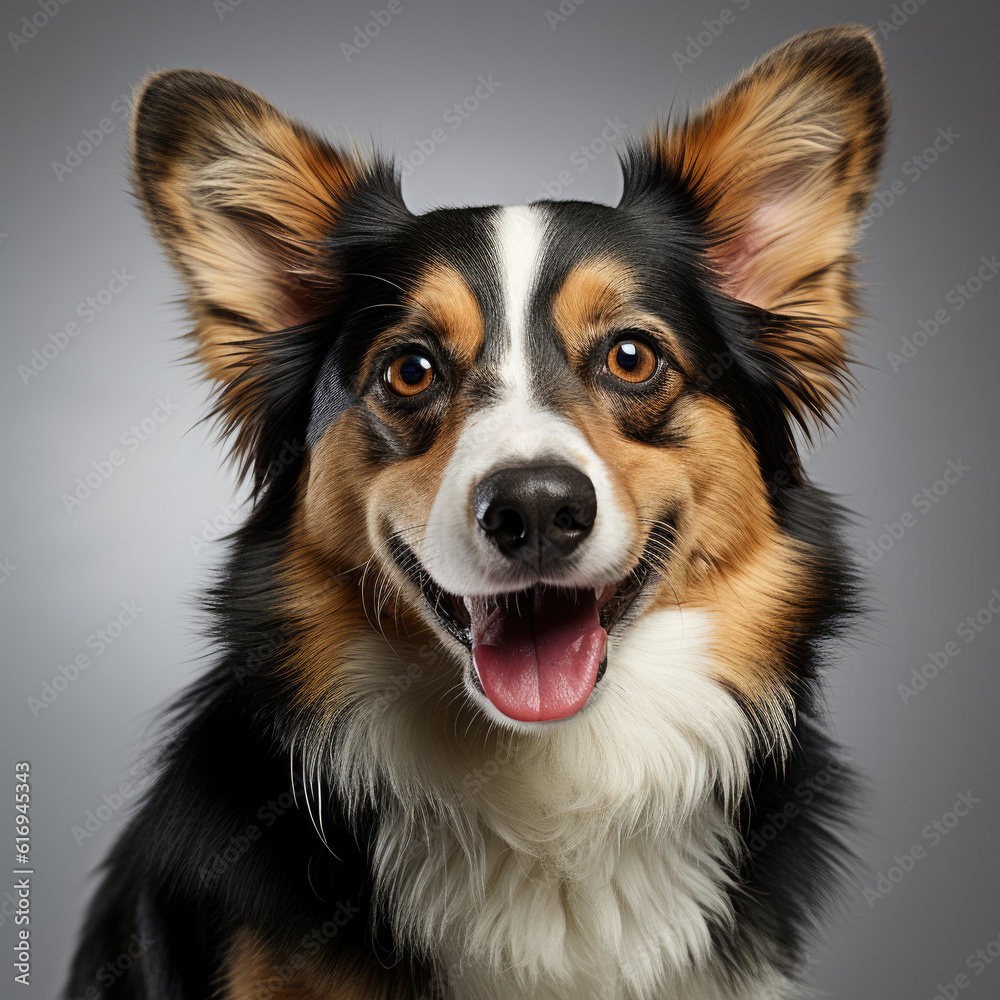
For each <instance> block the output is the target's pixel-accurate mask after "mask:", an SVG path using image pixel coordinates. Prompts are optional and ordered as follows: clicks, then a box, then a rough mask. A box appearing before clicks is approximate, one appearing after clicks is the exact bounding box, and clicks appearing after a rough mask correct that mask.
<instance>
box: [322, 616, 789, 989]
mask: <svg viewBox="0 0 1000 1000" xmlns="http://www.w3.org/2000/svg"><path fill="white" fill-rule="evenodd" d="M709 636H710V621H709V620H708V619H707V617H705V616H703V615H697V614H694V613H692V612H690V611H683V612H682V611H680V610H672V611H659V612H655V613H653V614H650V615H647V616H646V617H645V618H643V619H642V620H641V621H640V622H638V623H637V624H636V625H635V626H634V627H632V628H631V629H630V630H629V631H628V633H627V635H626V637H625V638H624V640H623V641H621V642H620V643H612V645H611V648H610V652H609V666H608V673H607V676H606V677H605V679H604V680H603V681H602V682H601V684H600V686H599V688H598V689H597V690H596V691H595V693H594V695H593V696H592V697H591V702H590V703H588V705H587V706H586V707H585V709H584V710H583V711H581V712H580V713H578V714H577V715H576V716H574V717H573V718H572V719H569V720H567V721H566V722H563V723H557V724H547V725H545V727H544V728H543V729H540V730H536V729H531V730H529V731H527V732H524V731H502V730H499V729H498V728H497V727H496V726H490V725H487V724H485V723H484V722H483V721H482V720H481V719H480V718H477V717H469V716H468V715H466V714H464V711H463V710H458V711H456V709H455V708H454V705H452V707H451V708H450V709H449V708H448V704H447V703H448V702H449V700H450V699H449V697H448V696H449V693H451V694H454V692H455V690H458V689H457V688H455V687H454V685H455V677H454V674H452V675H451V677H450V679H449V678H446V677H445V676H444V674H445V671H444V670H435V671H431V670H430V669H426V668H425V669H418V670H417V671H416V673H415V674H414V672H413V671H412V670H411V672H410V673H411V675H412V676H411V679H412V682H413V683H412V686H411V687H410V689H409V690H407V691H406V692H405V693H404V694H402V695H401V696H400V697H398V698H386V697H385V696H384V694H385V690H386V682H387V678H388V677H389V676H391V675H392V674H393V673H394V672H395V673H396V674H398V673H399V663H398V661H397V660H392V661H391V662H387V656H388V657H390V659H391V658H392V654H391V653H387V651H386V650H385V647H380V648H379V650H378V651H376V650H375V649H372V650H371V655H370V656H364V657H363V658H361V657H359V659H358V661H356V664H355V666H354V668H353V673H352V680H351V684H352V687H353V689H354V691H353V693H354V695H355V700H354V702H353V704H354V706H355V707H354V708H353V709H352V711H351V713H350V716H349V718H348V720H347V722H346V723H345V724H344V725H343V726H342V727H341V728H340V730H339V735H338V739H337V743H336V745H335V747H334V748H333V752H332V762H331V761H329V760H328V761H327V762H326V764H327V767H329V765H330V764H331V763H332V765H333V767H332V773H329V772H328V774H329V779H330V780H332V781H333V782H334V783H335V785H336V786H337V787H338V789H339V791H340V793H341V794H342V795H344V796H346V797H347V798H348V799H350V800H353V801H354V802H356V803H357V802H360V801H361V800H362V799H363V798H364V797H368V798H370V799H371V801H373V802H374V803H375V804H376V806H377V807H378V808H379V810H380V812H381V821H380V832H379V835H378V839H377V843H376V845H375V866H376V879H377V887H378V894H379V902H380V905H381V906H383V907H384V908H385V912H386V913H387V914H388V916H389V919H390V921H391V923H392V924H393V926H394V927H395V929H396V931H397V933H398V934H399V935H401V936H402V937H403V938H404V939H405V940H407V941H408V942H409V943H410V944H411V945H412V946H414V947H415V948H416V949H417V950H418V951H419V952H421V953H423V954H425V955H427V956H429V957H430V958H431V960H432V961H433V962H434V964H435V965H436V966H437V967H438V968H440V969H442V970H443V971H444V972H445V974H446V979H447V982H448V989H449V991H450V995H451V996H452V997H454V998H455V1000H522V998H523V1000H528V998H531V1000H556V998H558V1000H585V998H586V1000H653V998H666V997H677V998H681V997H684V998H686V1000H723V998H727V997H728V996H729V994H727V993H726V992H723V991H722V987H721V986H719V985H717V984H718V982H719V980H718V978H717V973H718V971H719V970H718V968H717V966H716V962H715V960H714V958H713V954H712V942H711V937H710V926H711V924H712V923H716V924H720V925H725V924H726V923H727V922H728V921H730V920H731V919H732V912H731V906H730V902H729V897H728V894H727V891H726V890H727V885H728V881H729V861H730V859H731V858H732V856H733V852H734V850H735V844H734V840H733V837H734V834H733V827H732V823H731V818H730V817H731V812H732V803H733V801H734V796H735V795H736V794H737V792H738V791H739V790H740V789H741V788H742V787H743V785H744V783H745V781H746V768H747V763H746V761H747V748H748V745H749V740H750V738H751V737H750V732H749V727H748V725H747V723H746V721H745V718H744V716H743V714H742V713H741V712H740V710H739V708H738V706H737V705H736V703H735V702H734V701H733V700H732V698H730V697H729V695H728V694H727V693H726V692H725V691H724V690H723V689H722V688H721V687H720V686H719V685H718V683H716V682H715V681H714V680H713V679H712V678H711V676H710V673H709V670H708V669H707V664H706V662H705V649H706V648H707V644H708V638H709ZM365 652H366V653H367V652H368V651H365ZM463 727H464V729H463ZM317 763H318V762H317ZM765 978H767V979H768V980H769V981H768V983H767V984H765V983H764V982H763V981H762V982H761V984H760V991H759V992H757V993H755V994H747V993H746V992H745V991H744V992H742V994H741V1000H748V997H749V996H759V997H761V998H764V997H783V996H786V995H787V993H786V992H784V991H783V990H782V988H781V986H780V985H779V984H778V981H777V979H776V978H774V977H771V976H770V975H767V974H765Z"/></svg>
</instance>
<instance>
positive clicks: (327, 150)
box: [132, 69, 405, 465]
mask: <svg viewBox="0 0 1000 1000" xmlns="http://www.w3.org/2000/svg"><path fill="white" fill-rule="evenodd" d="M132 156H133V171H134V180H135V188H136V191H137V193H138V196H139V199H140V201H141V202H142V205H143V207H144V209H145V212H146V215H147V217H148V218H149V221H150V223H151V224H152V227H153V230H154V231H155V233H156V236H157V237H158V239H159V240H160V243H161V244H162V245H163V246H164V248H165V249H166V251H167V253H168V254H169V256H170V259H171V261H172V262H173V264H174V265H175V266H176V267H177V269H178V271H179V272H180V273H181V276H182V277H183V279H184V282H185V285H186V288H187V302H188V305H189V307H190V309H191V312H192V314H193V317H194V320H195V324H196V326H195V330H194V334H195V337H196V348H195V354H196V355H197V357H198V358H199V359H200V360H201V361H202V363H203V364H204V365H205V367H206V369H207V371H208V374H209V375H210V377H211V378H212V379H213V380H215V382H216V388H217V389H218V390H219V406H218V410H219V413H220V415H221V416H222V418H223V425H224V428H226V429H232V428H239V432H238V438H237V441H236V445H235V450H236V452H237V453H238V454H240V453H242V458H243V459H244V462H245V463H246V464H247V465H248V464H250V462H249V459H250V456H249V455H248V454H247V453H248V451H250V450H252V439H253V438H254V434H253V433H252V431H251V432H250V433H249V435H248V434H246V428H245V426H244V425H245V424H247V423H248V422H250V423H252V422H253V420H254V419H255V417H257V414H256V413H255V412H254V411H255V409H258V408H259V405H260V404H259V399H255V398H253V397H254V392H253V390H254V386H255V383H256V376H255V373H254V372H253V371H252V370H251V369H252V368H253V367H254V366H255V365H257V364H258V360H259V354H260V351H259V348H260V346H261V343H260V342H261V341H262V338H263V335H265V334H269V333H272V332H274V331H281V330H286V329H288V328H291V327H296V326H301V325H302V324H308V323H309V322H310V321H312V320H316V319H318V318H320V317H322V316H324V315H329V313H330V311H331V309H332V308H334V307H335V305H336V302H337V299H338V296H340V295H342V293H343V286H344V277H343V276H342V275H339V274H338V273H337V268H336V266H335V265H334V263H333V254H332V251H331V246H332V239H333V237H334V235H335V233H336V230H337V226H338V222H339V220H340V218H341V215H342V212H343V209H344V206H345V205H346V204H347V203H348V202H349V201H350V200H351V199H352V198H353V197H356V196H357V194H358V191H359V189H360V188H362V187H364V186H365V185H366V184H370V182H371V178H372V174H373V169H374V168H373V165H372V164H367V163H365V162H363V161H362V160H360V159H359V157H358V156H357V155H350V154H346V153H344V152H341V151H340V150H338V149H335V148H334V147H333V146H331V145H330V144H329V143H327V142H325V141H324V140H322V139H320V138H319V137H318V136H316V135H314V134H313V133H312V132H310V131H309V130H307V129H305V128H303V127H302V126H301V125H299V124H297V123H296V122H293V121H291V120H290V119H288V118H287V117H286V116H285V115H283V114H282V113H281V112H279V111H278V110H277V109H276V108H275V107H273V106H272V105H271V104H269V103H268V102H267V101H265V100H263V99H262V98H261V97H259V96H258V95H257V94H255V93H253V92H252V91H250V90H247V89H246V88H245V87H242V86H240V85H239V84H237V83H234V82H233V81H232V80H229V79H227V78H225V77H222V76H218V75H216V74H214V73H204V72H200V71H197V70H186V69H175V70H166V71H164V72H160V73H156V74H153V75H152V76H150V77H148V78H147V79H146V80H145V81H144V82H143V84H142V85H141V87H140V89H139V92H138V94H137V95H136V101H135V114H134V125H133V144H132ZM388 177H389V179H388V182H387V183H388V184H390V185H392V184H394V181H393V179H392V175H391V169H390V170H389V171H388ZM397 193H398V189H397ZM399 207H400V208H401V209H402V202H401V200H400V202H399ZM403 210H404V211H405V209H403ZM255 344H256V345H257V347H258V350H256V351H255V350H254V347H255ZM257 396H259V392H258V393H257ZM241 439H242V440H241Z"/></svg>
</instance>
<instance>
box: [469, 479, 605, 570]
mask: <svg viewBox="0 0 1000 1000" xmlns="http://www.w3.org/2000/svg"><path fill="white" fill-rule="evenodd" d="M472 503H473V507H474V509H475V512H476V520H477V521H478V522H479V526H480V527H481V528H482V529H483V531H484V532H485V533H486V537H487V538H489V539H490V541H491V542H493V544H494V545H496V547H497V548H498V549H499V550H500V551H501V552H502V553H503V554H504V555H505V556H509V557H510V558H511V559H521V560H524V561H525V562H528V563H531V564H532V565H533V566H534V567H535V568H536V569H539V570H541V569H544V568H548V567H551V566H553V565H555V564H557V563H559V562H560V560H562V559H564V558H565V557H566V556H568V555H569V554H570V553H571V552H572V551H573V550H574V549H575V548H576V547H577V546H578V545H579V544H580V542H582V541H583V540H584V539H585V538H586V537H587V535H589V534H590V529H591V528H592V527H593V525H594V518H596V517H597V494H596V493H595V492H594V484H593V483H592V482H591V481H590V479H588V478H587V476H585V475H584V474H583V473H582V472H580V470H579V469H574V468H573V467H572V466H569V465H545V466H524V467H521V468H509V469H500V470H498V471H497V472H494V473H492V474H491V475H489V476H487V477H486V478H485V479H483V480H482V481H481V482H480V483H479V484H478V485H477V486H476V488H475V490H474V491H473V493H472Z"/></svg>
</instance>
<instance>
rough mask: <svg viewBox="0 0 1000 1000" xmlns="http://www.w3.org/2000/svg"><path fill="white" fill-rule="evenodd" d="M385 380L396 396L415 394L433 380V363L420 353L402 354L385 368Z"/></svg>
mask: <svg viewBox="0 0 1000 1000" xmlns="http://www.w3.org/2000/svg"><path fill="white" fill-rule="evenodd" d="M385 381H386V384H387V385H388V386H389V388H390V389H391V390H392V391H393V392H394V393H395V394H396V395H397V396H416V395H417V393H419V392H423V391H424V389H426V388H427V387H428V386H429V385H430V384H431V383H432V382H433V381H434V365H433V364H432V363H431V361H430V359H429V358H426V357H424V356H423V355H422V354H404V355H402V356H401V357H398V358H396V360H395V361H393V362H392V364H391V365H389V367H388V368H387V369H386V370H385Z"/></svg>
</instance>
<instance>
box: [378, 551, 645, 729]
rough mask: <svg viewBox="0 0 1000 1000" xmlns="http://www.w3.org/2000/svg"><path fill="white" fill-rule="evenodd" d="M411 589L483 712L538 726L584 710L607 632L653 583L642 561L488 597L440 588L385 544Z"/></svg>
mask: <svg viewBox="0 0 1000 1000" xmlns="http://www.w3.org/2000/svg"><path fill="white" fill-rule="evenodd" d="M389 549H390V552H391V555H392V557H393V560H394V561H395V562H396V564H397V566H398V567H399V568H400V569H402V570H403V572H404V573H405V575H406V576H407V578H408V579H409V581H410V582H411V583H412V584H413V585H415V586H416V587H417V588H418V589H419V596H415V600H414V602H413V603H414V605H415V607H416V610H417V611H418V612H419V613H420V615H421V617H422V618H423V619H424V620H425V621H426V622H427V624H428V625H429V626H431V627H432V628H433V629H434V630H435V632H437V633H438V634H439V635H441V636H442V638H443V639H444V641H445V643H446V645H447V646H448V647H449V648H451V649H452V651H453V652H454V653H456V654H457V655H458V657H459V659H460V660H461V662H463V664H464V667H463V683H464V686H465V689H466V692H467V693H468V696H469V698H470V700H471V702H472V703H473V704H474V705H475V706H477V708H479V709H480V710H481V711H482V712H483V713H484V715H486V716H487V717H488V718H490V719H492V720H493V721H495V722H498V723H500V724H502V725H505V726H508V727H515V728H518V729H525V728H527V729H536V728H540V729H544V728H546V727H548V726H551V725H553V724H555V723H558V722H561V721H564V720H566V719H569V718H571V717H573V716H574V715H576V714H577V713H578V712H580V711H582V710H584V709H585V707H586V706H587V705H588V704H589V703H590V702H591V700H592V697H593V696H594V692H595V689H596V688H597V687H598V686H599V685H600V683H601V680H602V679H603V677H604V676H605V674H606V672H607V670H608V637H609V635H612V634H615V633H617V632H619V631H622V630H623V629H624V628H626V627H627V626H628V624H629V623H630V622H631V621H633V620H634V619H635V617H636V616H637V615H638V614H639V613H640V612H641V609H642V605H643V604H644V603H645V601H646V599H647V597H648V594H649V593H650V591H651V589H652V582H653V581H652V577H653V571H652V569H651V568H650V562H649V561H648V560H647V559H640V560H639V561H638V562H637V564H636V566H635V567H634V568H633V569H632V570H631V571H630V572H628V573H627V574H626V575H625V576H624V577H623V578H621V579H620V580H618V581H617V582H614V583H610V584H606V583H597V584H594V585H592V586H583V587H579V586H573V587H568V586H559V585H558V584H552V583H534V584H529V585H527V586H523V585H522V586H521V587H520V588H518V589H503V588H498V592H496V593H492V594H488V595H471V596H466V595H458V594H453V593H450V592H449V591H448V590H446V589H445V588H443V587H441V586H440V585H439V584H438V583H437V582H436V581H435V580H434V579H433V578H432V577H431V576H430V574H429V573H428V572H427V571H426V570H425V569H424V567H423V566H422V564H421V563H420V561H419V559H418V558H417V556H416V554H415V553H414V552H413V551H412V550H411V549H410V548H409V547H408V546H406V545H405V543H403V542H402V541H400V540H399V539H398V537H396V538H394V539H393V540H391V541H390V543H389Z"/></svg>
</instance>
